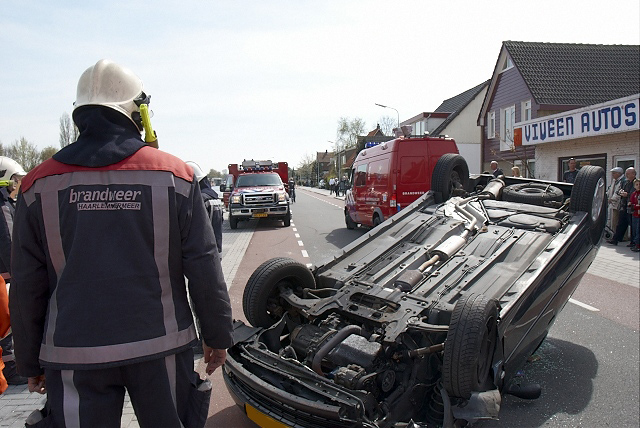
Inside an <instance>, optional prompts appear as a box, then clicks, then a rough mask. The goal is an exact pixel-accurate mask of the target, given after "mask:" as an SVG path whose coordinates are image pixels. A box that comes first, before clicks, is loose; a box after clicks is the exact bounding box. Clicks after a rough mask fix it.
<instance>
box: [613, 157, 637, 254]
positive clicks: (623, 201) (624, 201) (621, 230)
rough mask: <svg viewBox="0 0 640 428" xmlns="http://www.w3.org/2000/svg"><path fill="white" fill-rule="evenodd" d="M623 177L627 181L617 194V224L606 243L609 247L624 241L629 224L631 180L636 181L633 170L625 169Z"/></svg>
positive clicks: (630, 168)
mask: <svg viewBox="0 0 640 428" xmlns="http://www.w3.org/2000/svg"><path fill="white" fill-rule="evenodd" d="M624 175H625V177H626V179H627V181H626V182H624V183H623V184H622V188H621V189H620V190H619V191H618V194H619V195H620V213H619V217H618V224H617V226H616V233H615V234H614V235H613V238H611V239H609V240H608V241H607V242H608V243H609V244H611V245H618V242H620V241H622V240H623V239H624V235H625V234H626V233H627V229H628V228H629V225H630V224H631V213H632V212H633V210H632V209H631V207H629V196H630V195H631V193H632V192H633V180H635V179H636V170H635V168H633V167H629V168H627V170H626V171H625V172H624ZM632 233H633V231H632ZM631 246H632V245H631V244H630V245H629V247H631Z"/></svg>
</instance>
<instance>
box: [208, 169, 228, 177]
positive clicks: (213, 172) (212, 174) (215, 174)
mask: <svg viewBox="0 0 640 428" xmlns="http://www.w3.org/2000/svg"><path fill="white" fill-rule="evenodd" d="M207 177H209V178H224V174H223V173H222V172H220V171H218V170H215V169H210V170H209V173H208V174H207Z"/></svg>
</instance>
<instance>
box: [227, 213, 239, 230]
mask: <svg viewBox="0 0 640 428" xmlns="http://www.w3.org/2000/svg"><path fill="white" fill-rule="evenodd" d="M229 226H230V227H231V229H237V228H238V219H237V218H235V217H234V216H232V215H231V214H229Z"/></svg>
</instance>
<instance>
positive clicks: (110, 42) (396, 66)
mask: <svg viewBox="0 0 640 428" xmlns="http://www.w3.org/2000/svg"><path fill="white" fill-rule="evenodd" d="M505 40H514V41H527V42H559V43H597V44H634V45H637V44H640V2H638V1H637V0H631V1H627V0H621V1H611V2H605V1H593V0H583V1H572V0H569V1H567V0H564V1H547V0H538V1H536V2H521V1H513V0H512V1H503V0H494V1H491V2H489V1H477V0H476V1H455V0H449V1H439V0H432V1H427V0H423V1H405V0H393V1H392V0H387V1H375V0H370V1H367V0H341V1H321V0H316V1H307V0H297V1H293V0H292V1H284V0H282V1H275V0H258V1H253V0H241V1H240V0H236V1H224V0H216V1H188V0H183V1H181V2H174V1H161V0H155V1H153V2H150V1H145V2H143V1H131V0H129V1H117V0H112V1H105V2H87V1H63V0H60V1H55V2H53V1H28V0H19V1H14V0H0V143H2V144H3V145H4V146H5V147H6V146H8V145H10V144H12V143H13V142H14V141H16V140H18V139H20V138H21V137H24V138H26V139H27V140H28V141H29V142H31V143H33V144H35V145H36V146H37V147H38V148H39V149H42V148H44V147H47V146H55V147H59V122H60V117H61V116H62V115H63V114H64V113H65V112H66V113H69V114H71V112H72V110H73V102H74V100H75V95H76V85H77V82H78V78H79V77H80V75H81V74H82V73H83V72H84V70H86V69H87V68H88V67H90V66H92V65H94V64H95V63H96V62H97V61H98V60H100V59H103V58H107V59H111V60H113V61H115V62H117V63H119V64H121V65H124V66H126V67H128V68H130V69H131V70H133V71H134V72H135V73H136V74H137V75H138V76H139V77H140V78H141V79H142V81H143V82H144V90H145V92H146V93H148V94H150V95H151V97H152V98H151V104H150V108H151V110H152V111H153V114H154V116H153V118H152V124H153V127H154V128H155V130H156V132H157V134H158V140H159V143H160V148H161V150H164V151H167V152H169V153H172V154H174V155H176V156H178V157H180V158H181V159H183V160H185V161H189V160H191V161H195V162H197V163H198V164H199V165H200V166H201V168H202V169H203V170H205V171H209V170H210V169H216V170H219V171H220V170H222V169H224V168H226V167H227V165H228V164H229V163H240V162H242V160H243V159H271V160H273V161H286V162H288V163H289V165H290V166H293V167H296V166H298V165H299V164H300V163H301V162H302V161H303V160H304V159H305V158H308V157H312V156H313V157H315V153H316V152H317V151H325V150H331V149H332V143H331V141H335V140H336V130H337V122H338V119H339V118H341V117H347V118H354V117H360V118H362V119H363V120H364V121H365V122H366V125H367V130H372V129H374V128H375V127H376V124H377V122H378V121H379V120H380V118H381V117H383V116H390V117H392V118H393V119H395V120H397V116H398V114H399V116H400V121H404V120H406V119H409V118H411V117H413V116H415V115H417V114H419V113H421V112H428V111H433V110H435V109H436V108H437V107H438V106H439V105H440V103H442V101H443V100H445V99H447V98H451V97H453V96H455V95H457V94H459V93H461V92H464V91H465V90H467V89H470V88H472V87H474V86H476V85H478V84H480V83H481V82H483V81H485V80H487V79H489V78H490V77H491V75H492V73H493V70H494V67H495V64H496V60H497V57H498V54H499V52H500V48H501V45H502V41H505ZM375 103H379V104H384V105H387V106H390V107H393V108H395V109H397V110H398V114H396V111H395V110H391V109H384V108H381V107H378V106H376V105H375Z"/></svg>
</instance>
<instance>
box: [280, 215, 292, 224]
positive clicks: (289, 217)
mask: <svg viewBox="0 0 640 428" xmlns="http://www.w3.org/2000/svg"><path fill="white" fill-rule="evenodd" d="M282 223H283V224H284V227H289V226H291V212H288V213H287V215H286V216H285V217H284V218H283V219H282Z"/></svg>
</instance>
